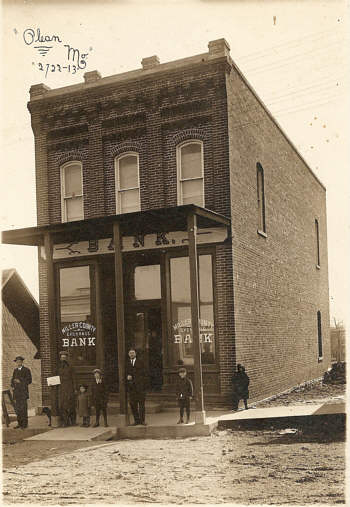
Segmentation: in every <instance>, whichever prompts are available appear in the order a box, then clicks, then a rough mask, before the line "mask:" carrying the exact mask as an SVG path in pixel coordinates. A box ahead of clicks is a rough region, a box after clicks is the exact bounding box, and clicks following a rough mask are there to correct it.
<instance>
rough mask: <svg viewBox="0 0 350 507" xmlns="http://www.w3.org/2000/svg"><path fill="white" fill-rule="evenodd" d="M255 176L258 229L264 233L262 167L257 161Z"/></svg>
mask: <svg viewBox="0 0 350 507" xmlns="http://www.w3.org/2000/svg"><path fill="white" fill-rule="evenodd" d="M256 178H257V189H258V231H260V232H264V233H265V234H266V220H265V189H264V169H263V168H262V166H261V164H259V163H257V164H256Z"/></svg>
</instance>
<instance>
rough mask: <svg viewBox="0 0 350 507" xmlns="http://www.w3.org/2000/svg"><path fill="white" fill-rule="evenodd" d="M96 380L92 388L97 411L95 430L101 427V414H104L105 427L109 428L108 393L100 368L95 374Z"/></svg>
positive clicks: (93, 401)
mask: <svg viewBox="0 0 350 507" xmlns="http://www.w3.org/2000/svg"><path fill="white" fill-rule="evenodd" d="M92 373H93V374H94V377H95V380H94V381H93V383H92V386H91V397H92V405H93V406H94V407H95V411H96V422H95V424H94V426H93V427H94V428H97V426H99V425H100V413H101V412H102V415H103V419H104V426H105V428H107V426H108V423H107V401H108V400H107V398H108V392H107V388H106V384H105V381H104V378H103V376H102V371H101V370H100V369H99V368H96V369H95V370H94V371H93V372H92Z"/></svg>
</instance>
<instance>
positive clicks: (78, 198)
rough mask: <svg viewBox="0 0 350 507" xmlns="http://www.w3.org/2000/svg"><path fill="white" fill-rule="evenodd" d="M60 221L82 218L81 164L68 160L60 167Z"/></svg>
mask: <svg viewBox="0 0 350 507" xmlns="http://www.w3.org/2000/svg"><path fill="white" fill-rule="evenodd" d="M61 206H62V222H74V221H75V220H83V219H84V197H83V166H82V163H81V162H78V161H74V162H68V163H67V164H64V165H63V166H62V167H61Z"/></svg>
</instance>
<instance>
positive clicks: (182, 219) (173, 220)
mask: <svg viewBox="0 0 350 507" xmlns="http://www.w3.org/2000/svg"><path fill="white" fill-rule="evenodd" d="M230 224H231V221H230V219H229V218H227V217H225V216H223V215H220V214H218V213H215V212H213V211H210V210H208V209H206V208H201V207H199V206H195V205H193V204H188V205H184V206H176V207H173V208H160V209H153V210H147V211H140V212H136V213H126V214H121V215H110V216H103V217H98V218H91V219H87V220H82V221H77V222H67V223H59V224H52V225H46V226H41V227H29V228H26V229H17V230H12V231H4V232H3V234H2V239H3V243H7V244H15V245H32V246H41V247H43V248H42V249H41V250H43V258H44V259H45V262H46V270H47V305H48V317H49V318H48V336H49V337H51V339H50V363H51V366H50V368H51V371H56V370H55V368H56V360H57V355H58V353H57V352H58V351H57V340H56V339H55V335H56V320H57V319H56V304H55V298H56V288H55V267H54V261H55V260H56V259H58V258H61V257H59V254H57V252H62V251H66V250H69V252H68V256H69V255H70V254H75V255H78V254H81V253H82V251H81V250H79V248H75V246H74V248H75V250H74V251H72V250H71V249H70V246H71V245H72V244H74V245H75V244H76V243H79V244H80V243H84V242H88V243H91V242H92V243H93V242H95V243H96V240H105V239H106V238H109V244H108V246H107V250H108V253H109V252H110V253H112V252H113V253H114V268H115V302H116V303H115V304H116V327H117V329H116V331H117V336H118V343H117V346H118V376H119V395H120V415H121V418H122V420H123V424H124V423H125V421H126V420H127V410H126V407H127V398H126V391H127V390H126V377H125V358H126V341H125V325H124V287H123V264H124V262H123V255H122V254H123V252H124V251H130V245H129V247H128V237H130V236H134V240H133V242H132V245H133V248H135V245H136V247H137V249H138V250H140V249H141V247H143V248H154V244H155V245H156V246H160V245H163V244H165V245H168V246H182V247H184V246H185V247H186V248H187V249H188V258H189V278H190V296H191V327H192V337H193V358H194V385H195V393H194V399H195V406H196V412H195V413H196V414H197V415H196V418H195V420H196V421H197V422H204V421H205V411H204V400H203V380H202V367H201V349H200V325H199V306H200V301H199V279H198V255H197V243H201V242H204V243H205V242H212V241H213V236H214V241H215V240H216V241H221V242H222V241H224V240H225V239H226V238H227V237H228V236H229V234H224V235H220V233H218V231H217V230H216V229H224V232H225V233H226V232H227V229H228V228H229V227H230ZM179 231H183V232H184V233H185V235H184V236H183V235H182V234H180V236H181V238H180V239H179V238H178V236H179V235H177V234H176V233H177V232H179ZM168 233H169V234H168ZM172 233H175V234H172ZM216 233H218V234H216ZM152 235H153V236H154V235H155V236H156V237H155V238H153V239H152V244H149V243H147V244H146V237H147V236H152ZM135 237H136V239H135ZM201 238H203V241H202V239H201ZM215 238H216V239H215ZM220 238H221V239H220ZM64 243H70V245H64ZM97 243H98V241H97ZM100 243H104V241H100ZM62 244H63V246H60V245H62ZM90 246H91V247H92V248H90V252H91V251H92V252H97V248H95V247H94V245H90ZM95 246H96V245H95ZM84 252H85V251H84ZM100 253H106V252H105V251H101V252H100ZM85 254H86V252H85ZM51 395H52V400H51V407H52V410H53V412H52V413H53V415H54V416H56V414H57V409H58V398H57V392H55V391H53V390H52V391H51Z"/></svg>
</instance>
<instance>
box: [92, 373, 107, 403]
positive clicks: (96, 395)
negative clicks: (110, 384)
mask: <svg viewBox="0 0 350 507" xmlns="http://www.w3.org/2000/svg"><path fill="white" fill-rule="evenodd" d="M107 401H108V391H107V387H106V384H105V381H104V379H103V378H102V382H101V383H100V384H97V383H96V380H95V379H94V381H93V383H92V384H91V402H92V405H93V406H94V407H96V406H99V407H105V406H106V405H107Z"/></svg>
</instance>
